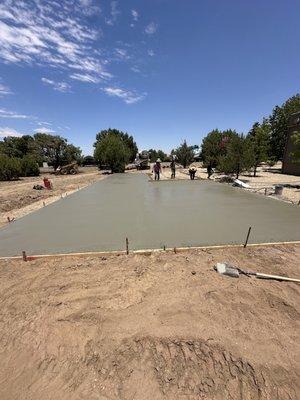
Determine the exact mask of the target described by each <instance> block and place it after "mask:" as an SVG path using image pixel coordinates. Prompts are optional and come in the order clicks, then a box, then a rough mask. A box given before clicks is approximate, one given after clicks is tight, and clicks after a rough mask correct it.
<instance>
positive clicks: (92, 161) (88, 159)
mask: <svg viewBox="0 0 300 400" xmlns="http://www.w3.org/2000/svg"><path fill="white" fill-rule="evenodd" d="M95 164H96V160H95V159H94V157H93V156H85V157H83V160H82V165H83V166H86V165H95Z"/></svg>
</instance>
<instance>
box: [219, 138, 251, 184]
mask: <svg viewBox="0 0 300 400" xmlns="http://www.w3.org/2000/svg"><path fill="white" fill-rule="evenodd" d="M252 163H253V149H252V148H251V147H250V146H249V143H248V142H247V140H246V139H245V137H244V136H243V135H241V136H240V135H238V134H235V135H232V136H231V137H230V139H229V140H228V143H227V146H226V154H225V155H222V156H221V157H220V160H219V164H218V168H219V170H220V171H222V172H224V173H226V174H235V176H236V179H238V177H239V175H240V173H241V172H243V171H245V170H249V169H250V168H251V166H252Z"/></svg>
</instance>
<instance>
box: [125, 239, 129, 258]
mask: <svg viewBox="0 0 300 400" xmlns="http://www.w3.org/2000/svg"><path fill="white" fill-rule="evenodd" d="M126 254H127V255H128V254H129V242H128V238H126Z"/></svg>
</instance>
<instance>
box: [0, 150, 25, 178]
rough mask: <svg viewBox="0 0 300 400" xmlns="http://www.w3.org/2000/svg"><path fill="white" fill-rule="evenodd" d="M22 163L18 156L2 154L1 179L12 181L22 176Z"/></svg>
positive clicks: (0, 163)
mask: <svg viewBox="0 0 300 400" xmlns="http://www.w3.org/2000/svg"><path fill="white" fill-rule="evenodd" d="M21 173H22V172H21V163H20V160H19V159H18V158H13V157H8V156H7V155H5V154H0V180H1V181H11V180H12V179H18V178H19V177H20V176H21Z"/></svg>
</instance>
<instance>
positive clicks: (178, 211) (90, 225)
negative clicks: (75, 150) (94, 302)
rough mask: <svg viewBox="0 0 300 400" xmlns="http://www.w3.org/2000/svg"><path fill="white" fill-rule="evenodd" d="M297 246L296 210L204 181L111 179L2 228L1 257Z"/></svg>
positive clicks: (299, 214)
mask: <svg viewBox="0 0 300 400" xmlns="http://www.w3.org/2000/svg"><path fill="white" fill-rule="evenodd" d="M249 226H252V232H251V236H250V240H249V243H261V242H279V241H293V240H300V208H299V207H298V206H294V205H290V204H287V203H283V202H280V201H276V200H273V199H268V198H264V197H263V196H260V195H256V194H253V193H248V192H246V191H244V190H242V189H238V188H233V187H231V186H227V185H221V184H218V183H214V182H209V181H176V182H170V181H167V182H164V181H160V182H148V180H147V177H146V176H145V175H142V174H125V175H124V174H120V175H119V174H116V175H112V176H111V177H109V178H108V179H105V180H103V181H99V182H97V183H95V184H93V185H91V186H89V187H88V188H86V189H83V190H81V191H79V192H76V193H74V194H72V195H70V196H68V197H66V198H64V199H62V200H59V201H58V202H56V203H53V204H51V205H49V206H47V207H45V208H43V209H40V210H38V211H36V212H34V213H32V214H29V215H27V216H25V217H24V218H22V219H20V220H17V221H15V222H14V223H12V224H10V225H8V226H7V227H5V228H3V229H1V230H0V256H14V255H20V254H21V251H22V250H26V251H27V254H36V255H37V254H55V253H71V252H84V251H107V250H124V249H125V238H126V237H128V238H129V246H130V248H132V249H144V248H162V247H163V246H164V245H165V246H166V247H174V246H175V247H182V246H205V245H217V244H238V243H242V242H243V241H244V240H245V237H246V234H247V230H248V227H249Z"/></svg>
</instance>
